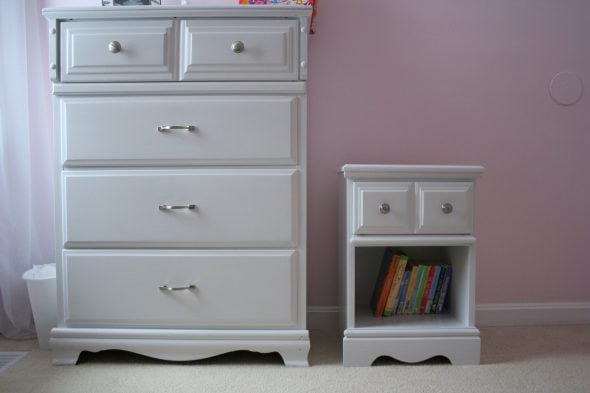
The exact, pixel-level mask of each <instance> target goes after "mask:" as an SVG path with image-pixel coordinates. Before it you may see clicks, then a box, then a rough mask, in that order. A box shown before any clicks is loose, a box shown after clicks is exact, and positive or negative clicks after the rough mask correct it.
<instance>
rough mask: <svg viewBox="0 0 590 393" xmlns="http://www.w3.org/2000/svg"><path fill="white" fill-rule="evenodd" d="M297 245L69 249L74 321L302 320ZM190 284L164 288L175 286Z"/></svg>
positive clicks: (68, 307) (195, 324) (230, 323)
mask: <svg viewBox="0 0 590 393" xmlns="http://www.w3.org/2000/svg"><path fill="white" fill-rule="evenodd" d="M297 259H298V256H297V253H296V252H294V251H289V250H286V251H246V250H240V252H239V253H237V252H231V251H190V252H188V251H187V252H182V251H170V252H162V251H139V252H125V251H121V252H116V251H115V252H113V251H105V252H76V251H66V252H64V257H63V260H64V262H63V270H64V271H63V276H64V291H65V292H64V314H65V322H66V324H67V325H68V326H69V327H163V328H166V327H174V328H256V327H258V328H261V327H264V328H281V327H293V326H295V324H296V322H297V321H296V318H297V314H296V310H297V304H296V299H297V284H296V283H297V273H296V272H297ZM189 285H194V288H190V289H178V290H166V289H160V287H161V286H168V287H170V288H184V287H188V286H189Z"/></svg>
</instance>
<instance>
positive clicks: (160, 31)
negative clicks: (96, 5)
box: [61, 19, 177, 82]
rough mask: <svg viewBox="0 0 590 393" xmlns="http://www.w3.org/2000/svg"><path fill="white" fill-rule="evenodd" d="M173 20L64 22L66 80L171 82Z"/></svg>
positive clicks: (62, 65) (172, 71)
mask: <svg viewBox="0 0 590 393" xmlns="http://www.w3.org/2000/svg"><path fill="white" fill-rule="evenodd" d="M174 26H175V23H174V21H173V20H171V19H170V20H135V21H108V22H105V21H101V22H84V23H80V22H63V23H62V24H61V45H62V47H63V48H65V50H64V51H62V56H61V79H62V81H64V82H108V81H172V80H174V79H175V68H176V60H175V59H176V57H177V55H176V49H175V48H176V47H175V27H174Z"/></svg>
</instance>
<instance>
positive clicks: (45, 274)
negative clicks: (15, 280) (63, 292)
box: [23, 263, 57, 349]
mask: <svg viewBox="0 0 590 393" xmlns="http://www.w3.org/2000/svg"><path fill="white" fill-rule="evenodd" d="M55 275H56V274H55V263H48V264H46V265H33V268H32V269H30V270H27V271H26V272H24V274H23V279H24V280H25V281H26V282H27V289H28V291H29V299H30V300H31V308H32V309H33V319H34V320H35V328H36V330H37V338H38V340H39V347H40V348H41V349H51V347H50V346H49V333H50V332H51V329H52V328H54V327H56V326H57V287H56V281H55Z"/></svg>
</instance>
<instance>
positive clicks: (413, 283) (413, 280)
mask: <svg viewBox="0 0 590 393" xmlns="http://www.w3.org/2000/svg"><path fill="white" fill-rule="evenodd" d="M417 276H418V265H414V266H412V273H411V274H410V282H409V283H408V290H407V292H406V300H405V301H404V308H403V310H402V314H408V309H409V307H410V301H411V300H412V294H413V293H414V287H415V286H416V277H417Z"/></svg>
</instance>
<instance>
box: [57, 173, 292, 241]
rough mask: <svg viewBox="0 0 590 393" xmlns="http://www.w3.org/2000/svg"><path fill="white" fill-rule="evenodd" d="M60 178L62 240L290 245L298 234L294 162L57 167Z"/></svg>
mask: <svg viewBox="0 0 590 393" xmlns="http://www.w3.org/2000/svg"><path fill="white" fill-rule="evenodd" d="M62 182H63V185H62V187H63V194H64V202H63V218H62V220H63V225H64V230H63V237H64V244H65V247H66V248H86V247H90V248H103V247H107V248H108V247H112V248H124V247H150V248H157V247H195V246H196V247H205V246H206V247H241V246H245V247H251V246H260V247H294V246H295V245H296V244H297V241H298V236H297V234H298V226H299V223H298V219H297V217H298V214H297V212H298V209H299V200H298V195H299V191H298V190H299V188H298V184H299V172H298V171H297V170H287V169H285V170H279V169H276V170H213V169H212V170H136V171H126V170H120V171H84V172H64V174H63V175H62ZM171 207H178V208H177V209H176V208H171Z"/></svg>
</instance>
